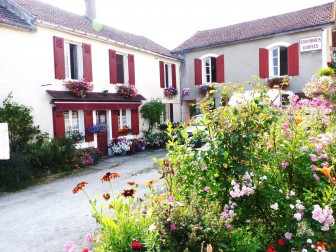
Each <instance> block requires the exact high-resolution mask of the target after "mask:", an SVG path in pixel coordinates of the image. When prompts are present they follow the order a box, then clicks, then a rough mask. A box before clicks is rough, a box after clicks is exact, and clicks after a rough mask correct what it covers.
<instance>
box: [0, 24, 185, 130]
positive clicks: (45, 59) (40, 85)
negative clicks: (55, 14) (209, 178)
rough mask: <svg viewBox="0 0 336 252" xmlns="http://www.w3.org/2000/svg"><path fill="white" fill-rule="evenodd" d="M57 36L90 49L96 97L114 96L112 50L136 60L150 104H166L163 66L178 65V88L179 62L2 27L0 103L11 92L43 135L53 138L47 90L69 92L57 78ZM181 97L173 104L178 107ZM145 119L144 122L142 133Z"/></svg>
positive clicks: (139, 84) (42, 30) (51, 32)
mask: <svg viewBox="0 0 336 252" xmlns="http://www.w3.org/2000/svg"><path fill="white" fill-rule="evenodd" d="M53 36H58V37H61V38H64V39H65V40H71V41H74V42H79V43H88V44H91V51H92V72H93V82H92V83H93V84H94V90H93V92H101V91H102V90H103V89H108V90H109V92H110V93H112V92H115V85H112V84H110V77H109V58H108V50H109V49H113V50H116V51H117V52H120V53H125V54H133V55H134V62H135V83H136V88H137V89H138V91H139V93H140V94H142V95H143V96H144V97H145V98H146V99H147V100H148V101H149V100H151V99H154V98H160V99H162V98H163V89H162V88H160V75H159V74H160V73H159V61H160V60H161V61H164V62H167V63H172V64H176V70H177V71H176V75H177V76H176V77H177V83H178V85H179V83H180V77H179V71H178V69H179V62H178V61H177V60H173V59H169V58H165V57H161V56H159V55H153V54H150V53H146V52H143V51H138V50H134V49H129V48H126V47H120V46H116V45H115V44H112V43H108V42H107V41H105V42H104V41H99V40H96V39H93V38H88V37H85V36H82V35H77V34H72V33H68V32H64V31H60V30H56V29H53V28H49V27H44V26H41V25H39V26H38V27H37V31H36V32H29V31H24V30H18V29H12V28H9V27H5V26H0V38H1V39H0V55H1V59H2V62H1V63H0V76H1V77H0V102H2V101H3V100H4V99H5V98H6V97H7V95H8V93H9V92H13V96H14V101H15V102H18V103H22V104H24V105H26V106H30V107H32V109H33V116H34V119H35V123H36V125H40V128H41V130H42V131H43V132H47V133H49V134H50V136H53V120H52V105H51V104H50V101H51V97H50V96H49V95H48V94H47V92H46V90H62V91H66V90H67V89H66V88H65V87H64V86H63V83H64V81H62V80H56V79H55V78H54V52H53ZM179 103H180V99H179V97H178V98H176V99H174V104H179ZM174 110H176V111H175V113H176V117H175V115H174V118H177V119H178V120H181V112H180V106H174ZM142 125H143V119H142V118H141V120H140V130H142Z"/></svg>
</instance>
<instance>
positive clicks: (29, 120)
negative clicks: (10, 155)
mask: <svg viewBox="0 0 336 252" xmlns="http://www.w3.org/2000/svg"><path fill="white" fill-rule="evenodd" d="M31 112H32V109H31V108H29V107H27V106H24V105H21V104H18V103H16V102H13V94H12V93H9V95H8V96H7V98H6V99H5V100H4V101H3V107H2V108H0V123H1V122H7V123H8V131H9V143H10V149H11V151H12V152H16V151H20V150H22V148H23V146H24V145H25V144H27V143H28V142H29V141H30V140H32V139H33V138H34V137H35V136H36V135H37V134H40V133H41V131H40V129H39V127H38V126H34V119H33V116H32V115H31Z"/></svg>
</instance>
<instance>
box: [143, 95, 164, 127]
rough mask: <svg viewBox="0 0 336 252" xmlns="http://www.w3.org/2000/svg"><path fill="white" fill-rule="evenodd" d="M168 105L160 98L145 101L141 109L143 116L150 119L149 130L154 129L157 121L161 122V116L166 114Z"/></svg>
mask: <svg viewBox="0 0 336 252" xmlns="http://www.w3.org/2000/svg"><path fill="white" fill-rule="evenodd" d="M165 112H166V107H165V104H164V103H162V101H160V100H159V99H156V100H151V101H149V102H147V103H145V104H144V105H143V106H142V107H141V109H140V113H141V116H142V117H143V118H145V119H147V120H148V121H149V128H148V131H150V132H151V131H152V130H153V127H154V125H155V123H160V120H161V116H162V115H165Z"/></svg>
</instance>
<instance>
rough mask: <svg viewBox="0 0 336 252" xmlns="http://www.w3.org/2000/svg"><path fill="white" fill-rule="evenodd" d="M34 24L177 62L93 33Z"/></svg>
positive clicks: (41, 21) (52, 25) (54, 25)
mask: <svg viewBox="0 0 336 252" xmlns="http://www.w3.org/2000/svg"><path fill="white" fill-rule="evenodd" d="M36 22H37V23H38V24H39V25H41V26H43V27H47V28H52V29H56V30H60V31H64V32H67V33H71V34H75V35H80V36H84V37H88V38H91V39H95V40H98V41H103V42H107V43H110V44H114V45H116V46H119V47H124V48H129V49H133V50H137V51H141V52H145V53H148V54H152V55H155V56H160V57H163V58H166V59H170V60H175V61H179V59H178V58H174V57H169V56H166V55H162V54H159V53H155V52H152V51H148V50H145V49H142V48H139V47H135V46H132V45H129V44H125V43H121V42H118V41H115V40H113V39H109V38H107V37H103V36H99V35H96V34H93V33H88V32H84V31H81V30H77V29H73V28H69V27H66V26H63V25H57V24H53V23H50V22H47V21H43V20H40V19H38V20H37V21H36Z"/></svg>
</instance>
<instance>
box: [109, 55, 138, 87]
mask: <svg viewBox="0 0 336 252" xmlns="http://www.w3.org/2000/svg"><path fill="white" fill-rule="evenodd" d="M109 61H110V83H112V84H117V83H120V84H124V83H129V84H131V85H135V69H134V55H133V54H121V53H117V52H116V51H114V50H111V49H110V50H109Z"/></svg>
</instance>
